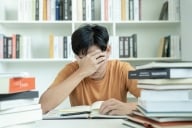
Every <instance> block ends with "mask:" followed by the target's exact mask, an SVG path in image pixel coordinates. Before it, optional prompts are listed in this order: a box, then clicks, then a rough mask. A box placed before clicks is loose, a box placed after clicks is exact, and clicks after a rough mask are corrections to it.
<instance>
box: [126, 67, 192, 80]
mask: <svg viewBox="0 0 192 128" xmlns="http://www.w3.org/2000/svg"><path fill="white" fill-rule="evenodd" d="M191 77H192V68H152V69H138V70H135V71H130V72H129V78H130V79H172V78H191Z"/></svg>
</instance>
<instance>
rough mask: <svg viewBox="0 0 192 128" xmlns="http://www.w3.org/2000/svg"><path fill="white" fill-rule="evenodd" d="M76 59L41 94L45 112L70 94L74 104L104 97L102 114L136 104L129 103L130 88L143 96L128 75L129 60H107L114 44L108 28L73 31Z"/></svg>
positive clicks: (124, 110) (116, 112)
mask: <svg viewBox="0 0 192 128" xmlns="http://www.w3.org/2000/svg"><path fill="white" fill-rule="evenodd" d="M71 39H72V41H71V42H72V50H73V52H74V53H75V55H76V59H77V61H75V62H71V63H69V64H67V65H66V66H65V67H64V68H63V69H62V70H61V71H60V72H59V74H58V75H57V77H56V78H55V80H54V82H53V83H52V84H51V86H50V87H49V88H48V89H47V90H46V91H45V92H44V94H43V95H42V96H41V98H40V103H41V105H42V109H43V113H47V112H48V111H50V110H52V109H54V108H55V107H56V106H57V105H59V104H60V103H61V102H62V101H63V100H65V99H66V98H67V97H68V96H69V98H70V103H71V105H72V106H77V105H90V104H92V103H93V102H95V101H98V100H102V101H104V102H103V104H102V105H101V108H100V113H101V114H111V115H125V114H128V113H130V112H131V111H132V110H133V109H135V107H136V104H134V103H127V92H130V93H131V94H133V95H134V96H136V97H139V96H140V89H138V88H137V81H136V80H131V79H128V72H129V71H130V70H134V69H133V68H132V67H131V65H130V64H129V63H127V62H120V61H118V60H108V59H109V56H110V52H111V47H110V45H109V44H108V41H109V35H108V32H107V29H106V28H105V27H103V26H99V25H85V26H82V27H80V28H78V29H77V30H76V31H75V32H74V33H73V34H72V38H71Z"/></svg>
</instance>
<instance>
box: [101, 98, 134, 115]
mask: <svg viewBox="0 0 192 128" xmlns="http://www.w3.org/2000/svg"><path fill="white" fill-rule="evenodd" d="M136 105H137V104H136V103H124V102H121V101H119V100H116V99H109V100H106V101H104V102H103V103H102V105H101V107H100V110H99V112H100V113H101V114H106V115H126V114H130V113H131V112H132V111H133V110H135V109H136Z"/></svg>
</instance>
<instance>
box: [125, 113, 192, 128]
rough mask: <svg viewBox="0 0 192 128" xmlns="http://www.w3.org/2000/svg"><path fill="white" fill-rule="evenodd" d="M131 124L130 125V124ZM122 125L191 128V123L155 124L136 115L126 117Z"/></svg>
mask: <svg viewBox="0 0 192 128" xmlns="http://www.w3.org/2000/svg"><path fill="white" fill-rule="evenodd" d="M130 122H131V123H130ZM123 124H125V125H126V124H127V125H128V126H132V127H134V128H191V126H192V122H191V121H171V122H157V121H154V120H151V119H148V118H145V117H141V116H137V115H128V116H127V119H125V120H123Z"/></svg>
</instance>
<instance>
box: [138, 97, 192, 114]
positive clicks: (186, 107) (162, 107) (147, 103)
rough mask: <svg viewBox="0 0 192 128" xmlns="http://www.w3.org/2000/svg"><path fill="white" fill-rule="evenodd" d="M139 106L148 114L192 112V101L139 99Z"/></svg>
mask: <svg viewBox="0 0 192 128" xmlns="http://www.w3.org/2000/svg"><path fill="white" fill-rule="evenodd" d="M138 105H139V106H141V107H142V108H144V109H145V110H146V111H147V112H192V101H191V100H189V101H184V100H180V101H176V100H167V101H163V100H161V101H158V100H142V99H140V98H139V99H138Z"/></svg>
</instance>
